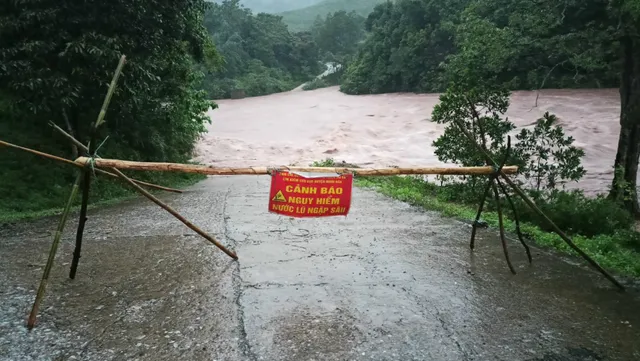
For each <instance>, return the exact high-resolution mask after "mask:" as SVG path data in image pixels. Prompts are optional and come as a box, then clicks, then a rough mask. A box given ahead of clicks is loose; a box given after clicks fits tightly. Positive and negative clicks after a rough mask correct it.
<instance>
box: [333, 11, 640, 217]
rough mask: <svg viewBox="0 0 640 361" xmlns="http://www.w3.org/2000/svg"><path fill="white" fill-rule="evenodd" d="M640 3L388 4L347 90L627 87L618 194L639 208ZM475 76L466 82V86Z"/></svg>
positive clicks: (351, 68) (348, 76)
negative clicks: (639, 78)
mask: <svg viewBox="0 0 640 361" xmlns="http://www.w3.org/2000/svg"><path fill="white" fill-rule="evenodd" d="M638 16H640V1H638V0H619V1H609V0H588V1H579V2H576V1H572V0H563V1H551V0H542V1H536V2H531V1H527V0H500V1H489V0H397V1H395V2H386V3H384V4H381V5H378V6H377V7H376V8H375V9H374V11H373V12H372V13H371V14H370V15H369V17H368V18H367V20H366V22H365V27H366V30H367V31H368V32H369V33H370V34H369V36H368V37H367V39H366V41H365V43H364V44H363V45H362V46H361V48H360V50H359V51H358V54H357V55H356V57H355V59H354V61H353V62H351V63H350V64H349V65H348V68H347V70H346V73H345V76H344V79H343V81H342V86H341V89H342V91H344V92H346V93H349V94H368V93H383V92H395V91H415V92H439V91H444V90H445V89H447V88H448V87H449V86H450V85H451V84H458V85H460V84H463V86H462V87H461V88H460V89H462V88H465V87H466V88H470V87H471V88H473V87H475V86H477V85H480V84H493V85H495V86H500V87H504V88H505V89H537V88H545V87H563V88H566V87H594V86H596V87H610V86H620V91H621V104H622V112H621V124H622V131H621V134H620V141H619V146H618V155H617V157H616V160H615V163H614V164H615V166H614V168H615V175H616V176H615V180H614V182H613V186H612V190H611V192H610V195H609V196H610V198H612V199H614V200H616V201H618V202H620V203H623V204H624V206H625V208H626V209H628V210H629V211H630V212H631V213H634V214H638V213H639V209H638V201H637V200H638V198H637V194H636V191H635V189H636V175H637V171H638V158H639V156H640V106H639V105H638V104H640V87H639V85H638V84H640V82H639V81H638V77H639V76H640V61H639V60H638V59H640V43H639V40H638V36H637V34H638V27H639V21H638V20H639V19H638ZM465 82H466V83H465Z"/></svg>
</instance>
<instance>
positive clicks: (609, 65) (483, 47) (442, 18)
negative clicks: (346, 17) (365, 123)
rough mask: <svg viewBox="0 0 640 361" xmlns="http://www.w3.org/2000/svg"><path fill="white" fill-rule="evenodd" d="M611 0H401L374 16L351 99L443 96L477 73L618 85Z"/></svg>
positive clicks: (535, 84)
mask: <svg viewBox="0 0 640 361" xmlns="http://www.w3.org/2000/svg"><path fill="white" fill-rule="evenodd" d="M608 3H609V1H608V0H587V1H582V2H576V1H570V0H563V1H560V2H558V1H547V0H543V1H535V2H532V1H529V0H498V1H494V0H397V1H396V2H394V3H384V4H381V5H378V6H377V7H376V8H375V10H374V11H373V12H372V13H371V15H370V16H369V18H368V19H367V22H366V26H367V30H369V31H371V36H370V37H369V38H368V39H367V41H366V42H365V44H364V46H363V47H362V48H361V50H360V51H359V53H358V54H357V56H356V61H355V62H353V64H351V66H350V67H349V68H348V69H347V76H346V79H345V81H344V84H343V87H342V90H343V91H344V92H346V93H349V94H369V93H386V92H405V91H413V92H440V91H443V90H444V89H445V88H446V87H447V85H448V84H449V83H450V82H451V81H457V80H459V79H460V78H467V79H468V78H469V76H470V75H473V76H474V77H475V78H477V79H483V80H484V81H485V82H493V83H496V84H498V85H504V86H506V87H507V88H508V89H537V88H541V87H562V88H567V87H608V86H615V85H617V84H618V74H619V71H618V55H617V54H618V49H619V44H618V41H617V36H616V35H615V31H614V29H615V26H616V25H615V24H614V23H615V21H614V23H612V20H613V19H612V18H611V17H610V14H609V12H608V9H609V7H608Z"/></svg>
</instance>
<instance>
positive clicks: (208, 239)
mask: <svg viewBox="0 0 640 361" xmlns="http://www.w3.org/2000/svg"><path fill="white" fill-rule="evenodd" d="M113 171H114V172H115V173H116V174H117V175H118V176H119V177H120V178H121V179H122V180H123V181H125V182H126V183H127V184H129V185H130V186H131V187H133V188H134V189H135V190H137V191H138V192H139V193H141V194H142V195H143V196H145V197H147V198H149V200H151V201H152V202H153V203H155V204H157V205H159V206H160V207H162V208H163V209H164V210H166V211H167V212H169V213H171V215H172V216H174V217H176V218H177V219H178V220H179V221H180V222H182V223H184V225H185V226H187V227H189V228H191V229H192V230H194V231H195V232H196V233H198V234H199V235H201V236H202V237H204V238H205V239H206V240H207V241H209V242H211V243H213V244H214V245H215V246H216V247H218V248H220V250H222V252H224V253H226V254H227V255H228V256H229V257H231V258H233V259H238V256H237V255H236V254H235V252H233V251H230V250H228V249H227V248H226V247H225V246H223V245H222V244H220V243H219V242H218V241H216V240H215V238H213V237H211V236H209V235H208V234H207V233H205V232H204V231H203V230H201V229H200V228H198V227H196V226H195V225H194V224H193V223H191V222H189V221H188V220H187V219H186V218H184V217H183V216H181V215H180V213H178V212H177V211H175V210H174V209H173V208H171V207H170V206H169V205H167V204H165V203H164V202H162V201H161V200H159V199H158V198H156V197H154V196H153V195H152V194H151V193H149V192H147V191H146V190H144V189H143V188H142V187H140V186H139V185H137V184H135V183H134V182H132V181H131V179H129V178H128V177H127V176H126V175H124V174H123V173H122V172H120V171H119V170H118V169H115V168H114V169H113Z"/></svg>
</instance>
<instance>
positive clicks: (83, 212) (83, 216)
mask: <svg viewBox="0 0 640 361" xmlns="http://www.w3.org/2000/svg"><path fill="white" fill-rule="evenodd" d="M125 60H126V57H125V56H124V55H122V56H121V57H120V62H118V67H117V68H116V71H115V73H114V74H113V79H111V84H109V90H108V91H107V95H106V96H105V98H104V102H103V103H102V108H101V109H100V113H98V118H97V119H96V121H95V123H93V126H92V127H91V131H90V135H89V145H88V147H87V149H86V153H87V156H88V157H92V156H93V154H94V153H95V140H96V134H97V133H98V127H100V125H101V124H102V123H103V122H104V117H105V116H106V114H107V108H109V103H110V102H111V97H113V93H114V92H115V90H116V84H117V83H118V79H119V78H120V74H122V68H123V67H124V63H125ZM83 149H84V147H83ZM91 175H92V174H91V167H89V166H85V167H84V171H83V180H82V204H81V206H80V216H79V217H80V218H79V220H78V229H77V231H76V246H75V248H74V249H73V258H72V260H71V268H70V270H69V278H71V279H75V278H76V272H77V270H78V263H80V255H81V253H82V237H83V236H84V226H85V224H86V223H87V220H88V217H87V207H88V206H89V191H90V189H91Z"/></svg>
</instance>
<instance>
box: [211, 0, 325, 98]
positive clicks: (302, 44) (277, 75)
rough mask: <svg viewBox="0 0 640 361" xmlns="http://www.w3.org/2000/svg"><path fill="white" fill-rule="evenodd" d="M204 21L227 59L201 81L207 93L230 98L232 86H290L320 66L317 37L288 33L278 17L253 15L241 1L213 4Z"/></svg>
mask: <svg viewBox="0 0 640 361" xmlns="http://www.w3.org/2000/svg"><path fill="white" fill-rule="evenodd" d="M204 25H205V27H206V29H207V30H208V32H209V34H210V35H211V37H212V38H213V41H214V43H215V44H217V48H218V51H219V52H220V54H221V55H222V57H223V59H224V64H223V66H222V68H221V69H218V70H215V71H209V72H208V73H207V75H206V77H205V79H204V80H203V81H202V85H201V86H202V88H203V89H205V90H206V92H207V93H208V95H209V97H212V98H216V99H220V98H228V97H230V96H231V92H233V91H234V90H243V91H244V92H245V94H246V95H248V96H257V95H265V94H270V93H275V92H282V91H287V90H291V89H293V88H295V87H296V86H298V85H299V84H300V83H303V82H305V81H307V80H308V79H311V78H312V77H313V76H316V75H317V74H318V73H319V72H320V71H321V66H320V63H319V62H318V59H319V49H318V46H317V45H316V43H315V41H314V39H313V36H312V35H311V34H310V33H309V32H306V33H305V32H302V33H290V32H289V30H288V29H287V26H286V25H285V24H284V23H283V22H282V18H281V17H280V16H276V15H271V14H265V13H260V14H257V15H253V13H252V12H251V10H249V9H247V8H244V7H242V6H241V5H240V3H239V1H238V0H224V1H222V3H221V4H210V6H209V7H208V8H207V10H206V14H205V17H204Z"/></svg>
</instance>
